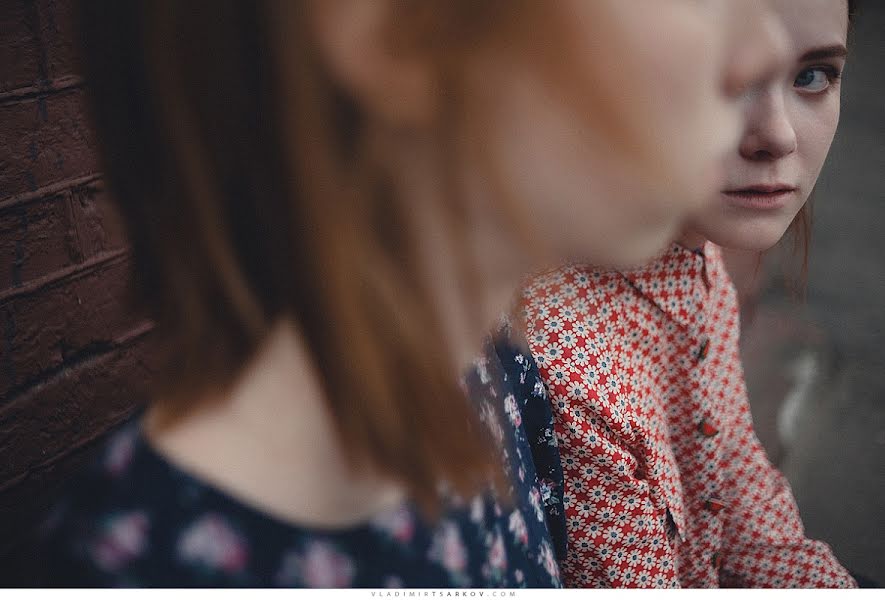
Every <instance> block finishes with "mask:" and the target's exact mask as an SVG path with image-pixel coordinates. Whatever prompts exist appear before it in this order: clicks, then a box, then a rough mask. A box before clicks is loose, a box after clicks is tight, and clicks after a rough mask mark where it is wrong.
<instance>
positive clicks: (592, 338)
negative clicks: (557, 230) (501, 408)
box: [524, 244, 855, 588]
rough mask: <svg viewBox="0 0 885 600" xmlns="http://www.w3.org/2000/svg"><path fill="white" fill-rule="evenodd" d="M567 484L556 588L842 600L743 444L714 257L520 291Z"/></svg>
mask: <svg viewBox="0 0 885 600" xmlns="http://www.w3.org/2000/svg"><path fill="white" fill-rule="evenodd" d="M524 300H525V315H524V316H525V320H526V330H527V335H528V340H529V344H530V347H531V351H532V353H533V355H534V357H535V359H536V361H537V363H538V365H539V368H540V371H541V375H542V378H543V379H544V381H545V383H546V385H547V387H548V391H549V394H550V401H551V405H552V408H553V413H554V418H555V427H556V434H557V436H558V438H559V446H560V451H561V457H562V465H563V470H564V476H565V491H564V504H565V514H566V521H567V531H568V554H567V557H566V559H565V561H564V564H563V571H564V577H565V579H566V584H567V585H569V586H581V587H661V588H675V587H718V586H736V587H853V586H854V585H855V582H854V580H853V579H852V578H851V577H850V576H849V574H848V573H847V572H846V571H845V569H844V568H843V567H842V566H841V565H840V564H839V563H838V561H837V560H836V558H835V557H834V556H833V554H832V552H831V551H830V549H829V548H828V547H827V546H826V545H825V544H823V543H821V542H816V541H812V540H809V539H807V538H806V537H805V535H804V530H803V526H802V523H801V521H800V518H799V513H798V510H797V507H796V504H795V501H794V499H793V496H792V492H791V491H790V488H789V485H788V483H787V481H786V480H785V479H784V477H783V476H782V475H781V474H780V473H779V472H778V471H777V470H776V469H775V468H774V467H773V466H772V465H771V463H770V462H769V461H768V459H767V457H766V454H765V451H764V449H763V448H762V446H761V445H760V443H759V441H758V439H757V438H756V435H755V433H754V431H753V422H752V418H751V415H750V409H749V405H748V402H747V392H746V388H745V383H744V376H743V371H742V367H741V362H740V356H739V352H738V335H739V323H738V305H737V300H736V294H735V290H734V288H733V286H732V284H731V282H730V280H729V278H728V275H727V274H726V272H725V269H724V266H723V263H722V259H721V253H720V250H719V249H718V248H716V247H715V246H713V245H712V244H707V245H706V246H705V247H704V248H702V249H700V250H699V251H692V250H688V249H685V248H683V247H681V246H678V245H674V246H673V247H672V248H671V249H670V250H669V251H668V252H667V253H665V254H664V255H663V256H662V257H660V258H659V259H658V260H656V261H654V262H653V263H652V264H650V265H649V266H647V267H644V268H641V269H637V270H632V271H626V272H617V271H608V272H605V271H597V270H594V269H593V268H590V267H582V266H569V267H566V268H563V269H560V270H557V271H554V272H551V273H548V274H544V275H541V276H539V277H537V278H536V279H534V280H533V281H532V282H531V283H530V284H529V285H528V286H527V288H526V290H525V293H524Z"/></svg>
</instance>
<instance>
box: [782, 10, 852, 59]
mask: <svg viewBox="0 0 885 600" xmlns="http://www.w3.org/2000/svg"><path fill="white" fill-rule="evenodd" d="M769 2H770V3H771V5H772V7H773V8H774V11H775V12H776V13H777V15H778V16H779V17H780V19H781V21H782V22H783V25H784V28H785V29H786V30H787V33H788V35H789V37H790V42H791V45H792V47H793V48H794V50H796V51H797V52H799V53H802V52H804V51H805V50H808V49H809V48H812V47H820V46H831V45H836V44H845V40H846V38H847V36H848V0H769Z"/></svg>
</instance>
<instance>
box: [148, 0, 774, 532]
mask: <svg viewBox="0 0 885 600" xmlns="http://www.w3.org/2000/svg"><path fill="white" fill-rule="evenodd" d="M635 2H636V3H637V4H638V3H640V2H641V4H642V7H641V9H640V8H634V9H633V10H627V9H626V8H625V7H626V6H627V5H628V4H633V3H624V2H622V0H598V1H594V2H584V1H583V0H563V2H561V3H560V2H558V3H555V6H556V7H557V8H558V10H556V11H550V10H549V7H550V6H553V4H547V3H542V7H547V10H546V11H543V10H542V11H540V13H539V15H538V18H539V19H540V18H548V17H549V19H550V21H549V22H547V23H543V24H541V23H539V22H536V21H531V22H530V23H531V24H532V27H531V28H530V31H534V32H538V31H546V32H548V36H549V40H542V41H539V42H538V44H536V45H532V44H530V43H528V42H527V44H526V48H524V49H521V50H517V45H514V44H513V43H510V44H505V45H501V44H500V43H498V42H490V43H488V44H481V45H480V46H479V47H477V48H475V49H471V52H470V53H469V54H468V55H469V57H470V59H469V61H467V63H466V64H465V65H461V66H462V68H461V69H460V70H459V71H458V72H457V73H456V76H455V77H454V79H453V80H450V79H447V78H443V77H442V76H441V75H440V65H439V62H438V61H435V60H433V59H432V58H430V57H428V56H427V55H426V54H422V53H420V52H408V51H399V52H394V51H392V50H391V44H390V43H389V40H388V39H387V38H386V36H387V35H388V32H390V31H391V28H393V29H394V30H395V27H396V24H397V22H398V21H397V20H396V19H395V16H396V15H395V13H394V8H395V3H393V2H392V1H390V2H389V1H385V0H377V1H373V2H365V1H364V0H322V1H319V0H318V1H316V2H314V3H313V4H311V5H310V6H311V9H312V14H313V21H312V28H313V29H312V33H313V36H314V38H315V43H316V47H317V51H318V54H319V56H320V58H321V59H322V61H323V64H324V66H325V68H326V69H327V71H328V73H327V75H328V76H329V77H331V78H332V79H333V80H335V81H336V82H337V83H338V84H339V85H340V87H341V88H342V89H343V90H345V91H346V92H347V93H349V94H351V95H352V97H353V98H354V99H355V100H356V101H357V102H358V103H359V104H360V106H361V108H362V109H363V111H364V112H365V114H366V115H367V116H368V119H369V121H370V123H369V128H368V129H369V131H371V133H372V139H371V147H372V148H374V149H375V151H376V153H377V160H378V161H380V162H381V163H382V164H383V167H384V168H385V170H386V171H387V172H388V173H389V174H390V176H391V179H392V180H393V185H394V186H395V187H396V191H397V193H398V194H399V195H400V197H402V198H406V199H408V201H409V207H410V209H411V211H410V214H409V217H410V218H411V219H412V224H413V226H414V227H415V229H416V231H418V232H419V240H420V247H419V248H418V249H417V252H418V256H417V257H416V259H417V260H419V261H421V264H422V265H423V267H424V271H425V273H426V277H427V281H428V285H429V286H430V287H431V289H432V290H433V292H434V295H435V298H436V300H437V303H438V306H437V307H436V308H437V309H438V312H439V314H440V317H441V320H442V324H443V328H444V331H445V336H446V339H445V340H434V341H430V342H429V343H437V342H438V343H443V344H445V345H446V347H447V349H448V350H449V351H450V354H451V356H452V357H453V363H454V364H455V365H458V366H459V367H460V366H462V365H467V364H469V361H470V360H471V359H472V358H473V357H474V356H475V355H476V353H477V352H478V350H479V345H480V341H481V339H482V337H483V334H484V332H485V331H487V330H488V328H490V327H491V326H492V325H493V324H494V322H495V319H496V318H497V315H499V314H500V313H501V312H502V311H503V310H505V309H506V308H507V306H508V304H509V301H510V299H511V298H512V297H513V295H514V293H515V291H516V289H517V288H518V286H519V284H520V283H521V281H522V278H523V277H524V276H525V274H526V273H527V272H529V271H531V270H533V269H539V268H542V267H544V266H546V265H549V264H554V263H555V262H560V261H562V260H564V259H568V258H571V257H582V258H585V259H589V260H593V261H594V262H603V263H610V264H620V263H623V262H630V261H633V260H639V259H644V258H648V257H649V256H650V255H651V254H652V253H653V252H655V251H656V250H658V249H659V247H660V246H662V245H664V244H665V243H666V241H667V240H668V239H671V238H672V236H673V235H674V232H675V231H676V230H677V228H678V227H679V226H680V225H681V221H682V219H683V218H684V217H685V215H686V214H687V213H689V212H691V211H693V210H696V209H697V208H698V205H699V204H703V203H704V202H705V201H706V200H705V199H707V198H709V197H710V195H711V194H712V191H713V190H715V189H717V187H718V185H719V181H718V178H717V177H708V176H705V175H703V174H704V173H707V172H714V173H715V172H716V171H717V169H719V165H720V160H721V156H722V154H723V152H724V151H725V149H726V148H728V147H731V146H732V145H734V144H735V143H737V132H738V130H739V120H740V118H741V117H740V109H739V106H738V104H737V99H738V98H739V96H740V92H741V90H742V89H744V88H746V87H748V86H750V85H752V84H754V83H755V82H756V81H757V80H759V79H760V78H764V77H765V76H766V74H768V73H769V72H771V71H772V70H774V69H776V68H777V65H778V63H779V61H780V58H781V49H780V45H781V43H782V40H781V38H780V37H779V36H780V35H781V32H779V30H778V29H777V26H776V25H775V24H776V21H775V20H774V19H773V18H772V17H771V15H770V14H769V13H767V12H766V11H765V10H763V9H762V7H764V5H762V4H759V3H758V2H755V1H753V0H701V1H699V0H666V1H664V0H635ZM298 5H299V3H288V2H281V3H280V5H279V6H280V10H281V14H280V18H279V19H277V20H276V22H277V23H278V24H279V25H280V31H279V43H281V44H285V43H286V41H287V40H288V39H290V38H289V36H290V35H291V33H292V32H291V31H289V30H288V29H287V27H286V11H287V10H293V8H292V7H297V6H298ZM299 10H300V9H299ZM545 15H546V16H545ZM535 25H538V26H537V27H535ZM541 25H543V26H541ZM547 25H550V28H546V29H545V27H546V26H547ZM525 39H528V38H525ZM590 40H597V42H590ZM631 40H635V41H636V43H635V45H634V43H633V42H631ZM529 41H530V40H529ZM548 41H550V43H547V42H548ZM600 41H602V42H604V43H601V42H600ZM511 42H512V40H511ZM596 43H600V44H601V45H595V44H596ZM551 44H552V45H551ZM699 49H700V50H699ZM550 51H552V52H553V55H548V56H545V55H544V54H543V52H550ZM563 56H565V57H568V58H569V60H567V61H563V60H562V57H563ZM610 56H617V57H618V61H611V60H610ZM615 62H617V65H615ZM563 65H565V67H567V68H564V67H563ZM552 66H556V67H557V69H558V70H559V73H558V74H556V73H554V72H555V71H556V70H557V69H551V67H552ZM290 67H291V66H290ZM283 68H284V69H285V68H286V65H285V64H284V65H283ZM551 73H554V74H551ZM689 73H696V74H697V76H696V77H693V76H689V75H688V74H689ZM444 84H445V85H444ZM449 84H451V85H453V86H454V87H455V89H451V88H450V89H449V90H448V91H450V92H453V93H455V94H456V95H457V97H458V98H460V99H462V101H463V103H462V104H461V105H460V111H458V112H457V113H456V114H454V115H452V114H451V113H450V112H448V111H446V110H444V106H443V98H442V97H441V95H440V90H441V89H445V87H446V85H449ZM594 107H596V109H597V110H594ZM600 114H603V115H605V119H603V118H602V117H600V116H599V115H600ZM613 124H614V125H617V126H618V127H615V129H617V130H618V131H620V132H622V134H619V135H618V136H615V135H613V134H612V132H611V131H609V130H607V129H606V128H607V127H609V126H613ZM450 144H451V145H454V147H455V149H456V150H457V152H456V153H455V155H454V160H450V159H452V158H453V157H452V156H447V155H446V149H447V148H449V147H451V146H450ZM674 145H675V146H676V147H678V148H680V151H679V152H677V153H673V152H672V147H673V146H674ZM615 149H616V150H615ZM483 157H484V158H483ZM453 180H454V184H455V191H457V192H458V193H459V196H460V197H459V199H460V200H461V202H460V204H459V206H461V207H463V211H464V212H463V213H462V215H461V216H462V217H463V218H464V221H465V222H466V225H467V227H466V232H467V233H466V239H464V240H462V241H461V242H459V241H457V240H455V239H453V238H452V237H451V236H450V235H449V234H448V232H447V231H446V228H444V227H441V224H443V223H445V222H446V215H444V214H442V211H441V207H444V206H446V204H447V203H451V202H453V201H454V199H453V197H452V193H453V189H452V185H451V184H452V183H453ZM618 189H626V190H629V193H628V194H627V195H626V196H624V195H620V197H623V198H624V200H623V201H620V200H619V201H618V202H611V201H610V198H613V197H619V196H617V195H615V194H612V193H611V192H612V191H614V190H618ZM502 198H503V199H507V200H509V204H510V206H512V207H513V208H515V209H516V212H517V213H519V214H520V215H521V216H522V218H523V222H524V223H526V224H528V225H529V226H530V227H528V228H523V230H521V231H520V232H519V234H517V233H516V229H515V226H514V223H513V221H512V220H511V219H510V218H509V217H508V216H506V215H507V214H509V212H511V211H504V210H502ZM527 240H529V241H531V245H530V244H527V243H526V241H527ZM458 244H461V245H458ZM465 244H466V248H465V246H464V245H465ZM529 249H531V251H529ZM462 250H463V251H466V253H467V255H468V256H469V258H470V259H471V260H472V261H473V263H474V264H475V265H476V268H477V272H476V275H477V280H478V281H479V282H480V285H479V287H480V289H479V290H478V292H479V299H478V301H477V302H475V303H474V304H473V305H470V306H468V305H466V303H465V300H464V295H463V294H462V293H461V292H462V288H461V286H462V284H463V281H462V279H461V277H460V272H459V270H458V268H457V265H456V263H455V261H454V258H453V257H455V256H457V255H458V254H459V253H460V252H461V251H462ZM452 375H453V377H455V376H456V374H455V373H453V374H452ZM321 390H322V386H321V385H320V384H319V382H318V380H317V377H316V373H315V370H314V368H313V366H312V362H311V358H310V352H309V349H308V348H307V347H306V345H305V344H304V341H303V339H302V336H301V335H300V333H299V331H298V327H297V324H295V323H291V322H284V323H281V324H280V325H279V326H278V327H277V329H276V330H275V332H274V334H273V335H272V336H270V339H269V340H268V342H267V344H266V345H265V347H264V349H263V350H262V352H261V353H260V354H259V355H258V356H257V357H256V358H255V359H254V360H253V362H252V364H251V365H249V367H248V368H247V369H246V370H245V372H244V374H243V375H242V377H241V378H240V380H239V381H238V383H237V384H236V385H235V386H234V389H233V390H232V391H231V392H230V393H229V394H227V395H226V396H225V397H223V398H217V399H215V401H214V402H212V401H210V402H209V403H207V405H208V406H211V408H207V409H206V410H203V411H201V412H195V413H193V414H192V415H190V416H189V417H187V418H186V419H183V420H182V421H180V422H178V423H176V424H174V425H173V426H171V427H169V428H164V429H163V430H159V429H158V428H156V427H154V426H152V420H151V416H150V414H149V416H148V419H147V422H146V433H147V435H148V438H149V439H150V440H151V443H152V444H153V445H154V446H155V447H156V448H157V449H158V450H159V451H160V452H162V453H163V454H164V455H165V456H167V457H168V458H169V459H170V460H172V461H173V462H177V463H179V464H182V465H184V466H185V467H186V468H187V469H188V470H189V471H191V472H193V473H196V474H198V475H200V476H201V477H203V478H205V479H208V480H209V481H211V482H213V483H215V484H216V485H217V486H219V487H221V488H222V489H224V490H225V491H226V492H227V493H229V494H231V495H233V496H234V497H238V498H240V499H241V500H243V501H245V502H247V503H249V504H252V505H255V506H258V507H259V508H261V509H262V510H265V511H266V512H268V513H270V514H273V515H275V516H277V517H278V518H280V519H283V520H286V521H291V522H295V523H298V524H301V525H319V526H324V527H339V526H347V525H350V524H353V523H355V522H358V521H362V520H364V519H366V518H368V517H369V516H370V515H372V514H375V513H377V511H378V510H380V509H381V508H382V507H386V506H392V505H393V504H395V503H397V502H399V501H401V499H402V491H401V489H400V487H399V486H398V485H397V484H396V483H394V482H390V481H386V480H383V479H381V478H380V477H378V476H376V475H374V474H372V473H359V474H357V473H354V472H353V471H352V470H351V469H350V468H349V465H348V464H347V461H346V460H345V458H344V455H343V452H342V449H341V447H340V445H339V444H338V443H337V439H336V435H335V428H334V426H333V423H332V422H331V420H330V419H329V415H328V414H327V412H326V410H325V406H326V401H325V399H324V398H323V396H322V391H321ZM293 423H298V426H297V427H293V426H292V424H293ZM281 473H285V474H286V475H287V476H286V477H281V476H280V474H281Z"/></svg>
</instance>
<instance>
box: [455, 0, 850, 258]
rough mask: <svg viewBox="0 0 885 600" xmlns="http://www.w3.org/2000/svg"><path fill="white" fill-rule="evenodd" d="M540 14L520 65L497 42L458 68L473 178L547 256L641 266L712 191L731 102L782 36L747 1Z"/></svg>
mask: <svg viewBox="0 0 885 600" xmlns="http://www.w3.org/2000/svg"><path fill="white" fill-rule="evenodd" d="M791 1H792V0H785V2H783V3H781V4H789V2H791ZM827 2H828V0H822V3H823V4H826V3H827ZM815 4H817V3H815ZM554 7H555V8H554ZM545 13H546V14H545V16H544V17H543V18H541V17H539V21H538V22H537V23H536V25H535V29H534V31H535V33H534V36H535V37H536V39H535V40H533V41H532V43H531V44H530V45H531V46H532V48H533V49H534V50H532V51H530V52H529V53H527V55H526V57H527V59H526V60H514V58H513V54H514V52H513V50H512V48H513V46H507V47H506V48H505V49H504V52H501V53H498V54H496V53H495V52H494V51H489V52H488V53H486V54H485V55H484V56H483V58H477V59H476V60H474V61H473V63H472V64H471V65H470V72H469V73H470V75H471V78H469V79H468V82H470V84H469V87H468V89H467V90H466V91H467V94H466V98H467V103H468V104H467V106H468V108H469V110H470V114H471V117H472V119H473V120H472V123H473V124H474V127H473V129H472V130H471V131H470V133H469V135H471V136H474V137H473V138H471V139H470V140H468V142H469V141H473V142H474V143H475V144H476V145H480V144H481V145H482V146H483V147H482V149H481V152H478V153H473V154H472V156H485V157H487V158H486V159H485V160H486V163H485V167H486V168H488V170H489V171H488V173H484V174H483V175H485V177H484V178H483V177H482V176H481V177H479V179H480V180H484V181H493V182H495V183H496V184H497V185H498V186H499V187H500V189H496V190H495V191H496V192H497V194H496V195H498V196H500V195H503V196H504V197H507V198H509V199H511V202H512V203H513V204H515V205H516V209H517V211H518V212H520V213H521V214H522V215H523V216H524V217H525V218H526V219H527V224H528V226H529V228H530V231H531V232H532V233H533V234H534V235H535V237H536V238H537V240H538V241H540V242H541V246H542V247H544V249H545V250H547V254H546V256H547V257H550V258H553V259H556V260H563V259H565V260H577V261H587V262H593V263H597V264H606V265H612V266H623V265H628V264H633V263H637V262H641V261H643V260H645V259H648V258H650V257H651V256H653V255H654V254H655V253H656V252H658V251H659V250H661V249H662V248H663V247H664V246H665V245H666V243H667V242H668V241H669V240H671V239H672V238H673V237H675V235H676V234H677V232H678V231H679V229H680V228H681V227H682V226H683V225H684V224H685V220H686V218H687V217H688V216H689V215H690V214H692V213H695V212H697V211H698V210H699V209H702V208H704V207H705V206H706V205H707V204H708V203H709V202H710V198H711V197H712V196H713V195H714V193H715V192H716V191H717V190H718V189H719V188H720V186H721V185H722V184H723V175H724V171H723V168H724V160H725V158H726V155H727V153H728V151H729V150H731V149H733V148H734V147H735V146H736V145H737V142H738V134H739V132H740V131H741V130H742V129H743V128H744V123H743V117H742V111H741V104H740V103H739V102H738V100H739V98H740V96H741V93H742V92H743V91H744V90H745V89H746V88H747V87H749V86H751V85H755V84H757V83H759V82H760V80H763V79H764V78H765V77H766V76H767V75H768V74H770V73H771V72H772V71H773V70H777V69H781V68H782V65H781V63H782V60H783V58H784V50H783V48H784V45H785V40H784V34H783V31H782V30H781V29H780V26H779V24H778V23H777V20H776V19H775V18H774V16H773V15H772V13H771V12H770V11H769V9H768V8H767V4H766V3H765V2H757V1H753V0H631V1H630V2H624V1H623V0H594V1H592V2H588V1H587V0H562V1H561V2H557V3H555V4H552V5H547V9H546V11H545ZM530 31H531V30H530ZM806 35H807V34H806ZM843 41H844V40H843ZM794 43H795V42H794ZM803 43H805V42H803ZM539 49H540V50H539ZM794 75H795V74H794ZM776 85H779V84H770V85H769V84H767V83H766V89H769V88H770V87H771V86H776ZM802 98H803V99H804V98H805V97H804V96H803V97H802ZM803 101H804V102H806V103H809V104H811V102H810V101H809V100H803ZM465 155H468V156H471V153H470V152H467V153H465ZM476 164H481V161H480V160H477V161H476ZM477 168H478V169H479V167H477ZM489 173H490V174H491V176H489ZM493 238H494V236H491V237H489V236H486V238H485V239H487V240H489V239H493ZM497 254H500V253H497ZM490 255H496V253H490Z"/></svg>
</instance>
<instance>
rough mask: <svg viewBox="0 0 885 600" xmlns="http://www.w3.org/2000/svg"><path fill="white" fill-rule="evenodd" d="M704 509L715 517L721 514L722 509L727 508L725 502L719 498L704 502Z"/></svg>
mask: <svg viewBox="0 0 885 600" xmlns="http://www.w3.org/2000/svg"><path fill="white" fill-rule="evenodd" d="M704 508H705V509H706V510H709V511H710V512H711V513H713V514H714V515H715V514H718V513H720V512H721V511H722V509H724V508H725V502H723V501H722V500H720V499H719V498H710V499H709V500H707V501H706V502H704Z"/></svg>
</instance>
